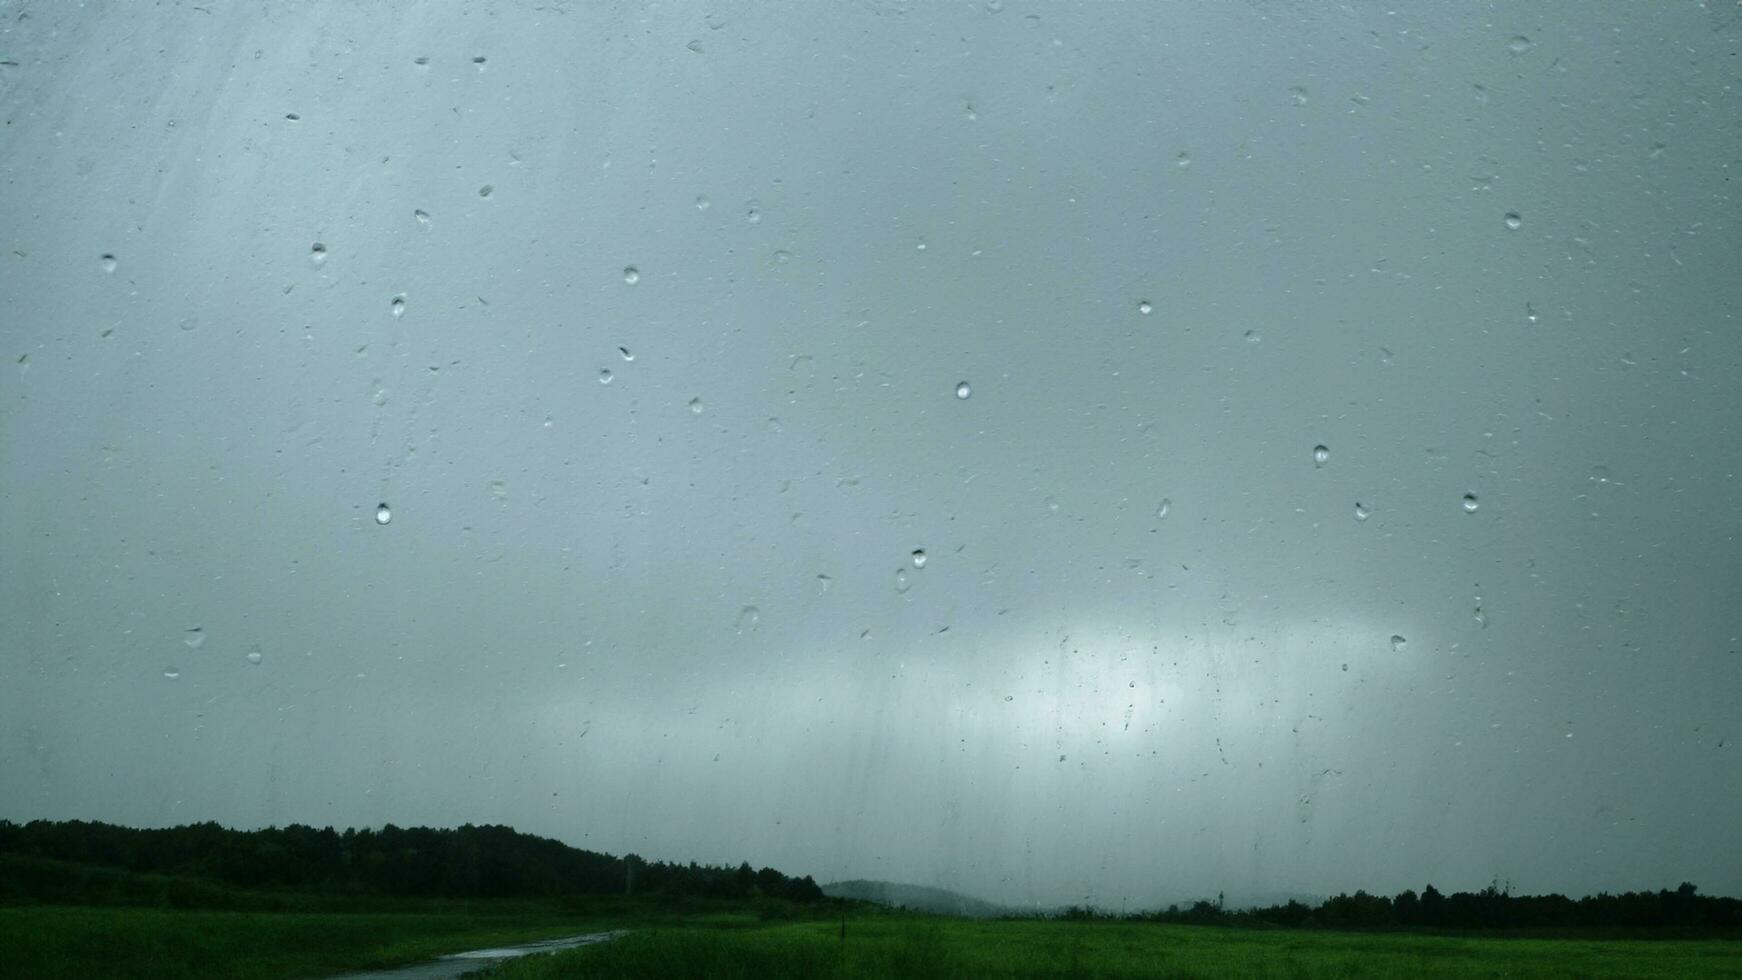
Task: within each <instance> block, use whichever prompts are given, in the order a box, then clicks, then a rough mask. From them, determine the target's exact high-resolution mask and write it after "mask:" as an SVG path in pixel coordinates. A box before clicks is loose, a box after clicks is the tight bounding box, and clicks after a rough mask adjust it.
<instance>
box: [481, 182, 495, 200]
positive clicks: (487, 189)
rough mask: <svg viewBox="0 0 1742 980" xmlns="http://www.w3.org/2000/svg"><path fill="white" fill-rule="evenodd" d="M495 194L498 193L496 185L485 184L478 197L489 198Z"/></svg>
mask: <svg viewBox="0 0 1742 980" xmlns="http://www.w3.org/2000/svg"><path fill="white" fill-rule="evenodd" d="M494 193H496V185H495V184H485V185H484V186H483V187H480V188H478V196H479V197H489V196H490V195H492V194H494Z"/></svg>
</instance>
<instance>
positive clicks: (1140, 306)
mask: <svg viewBox="0 0 1742 980" xmlns="http://www.w3.org/2000/svg"><path fill="white" fill-rule="evenodd" d="M1137 312H1139V313H1141V314H1143V315H1144V316H1148V315H1149V314H1151V313H1154V312H1155V307H1154V306H1153V305H1151V304H1150V302H1149V300H1146V299H1141V300H1138V301H1137Z"/></svg>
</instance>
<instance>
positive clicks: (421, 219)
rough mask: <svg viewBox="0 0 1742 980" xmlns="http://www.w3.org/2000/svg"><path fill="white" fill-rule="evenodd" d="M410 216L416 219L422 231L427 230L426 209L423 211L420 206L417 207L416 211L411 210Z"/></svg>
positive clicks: (427, 216) (427, 215) (427, 218)
mask: <svg viewBox="0 0 1742 980" xmlns="http://www.w3.org/2000/svg"><path fill="white" fill-rule="evenodd" d="M411 216H412V217H414V218H416V219H417V223H418V226H419V227H421V228H422V229H423V230H424V231H428V230H429V212H428V211H425V210H424V209H422V208H418V209H417V210H416V211H413V212H411Z"/></svg>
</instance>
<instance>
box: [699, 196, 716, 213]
mask: <svg viewBox="0 0 1742 980" xmlns="http://www.w3.org/2000/svg"><path fill="white" fill-rule="evenodd" d="M713 206H714V202H713V201H710V200H708V195H706V194H697V195H696V210H697V211H706V210H707V209H709V208H711V207H713Z"/></svg>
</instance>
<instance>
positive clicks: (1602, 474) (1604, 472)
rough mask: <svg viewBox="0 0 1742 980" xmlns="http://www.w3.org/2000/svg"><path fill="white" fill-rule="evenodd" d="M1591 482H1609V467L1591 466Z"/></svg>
mask: <svg viewBox="0 0 1742 980" xmlns="http://www.w3.org/2000/svg"><path fill="white" fill-rule="evenodd" d="M1591 482H1593V483H1608V482H1609V467H1607V466H1593V467H1591Z"/></svg>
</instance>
